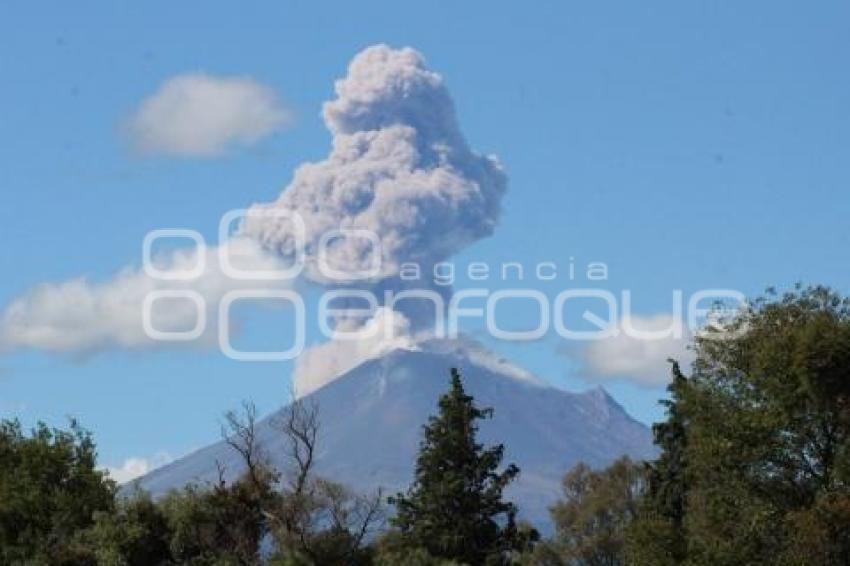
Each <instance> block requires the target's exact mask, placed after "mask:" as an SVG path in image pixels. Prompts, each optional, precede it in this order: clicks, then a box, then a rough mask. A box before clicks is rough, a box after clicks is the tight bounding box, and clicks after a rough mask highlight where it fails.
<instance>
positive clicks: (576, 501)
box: [538, 457, 646, 566]
mask: <svg viewBox="0 0 850 566" xmlns="http://www.w3.org/2000/svg"><path fill="white" fill-rule="evenodd" d="M645 483H646V482H645V471H644V467H643V466H642V465H641V464H638V463H635V462H632V461H631V460H630V459H629V458H627V457H623V458H621V459H619V460H617V461H616V462H614V463H613V464H612V465H611V466H610V467H608V468H606V469H604V470H600V471H594V470H591V469H590V468H589V467H588V466H587V465H585V464H583V463H579V464H577V465H576V466H575V467H574V468H573V469H572V470H570V471H569V472H568V473H567V475H566V476H564V479H563V492H564V499H563V500H561V501H559V502H558V503H556V504H555V505H554V506H553V507H552V509H551V513H552V519H553V521H554V523H555V528H556V531H557V535H556V538H555V540H554V541H553V543H551V548H550V551H551V552H552V554H554V555H557V556H558V557H559V558H560V559H561V560H562V561H563V563H564V564H580V565H587V566H596V565H600V566H601V565H610V566H616V565H619V564H624V563H625V562H624V556H625V552H624V548H625V538H626V529H627V528H628V527H629V525H630V523H631V521H632V519H633V518H634V517H635V515H636V513H637V511H638V506H639V504H640V498H641V497H642V495H643V491H644V489H645ZM538 560H540V558H538ZM555 563H556V562H555Z"/></svg>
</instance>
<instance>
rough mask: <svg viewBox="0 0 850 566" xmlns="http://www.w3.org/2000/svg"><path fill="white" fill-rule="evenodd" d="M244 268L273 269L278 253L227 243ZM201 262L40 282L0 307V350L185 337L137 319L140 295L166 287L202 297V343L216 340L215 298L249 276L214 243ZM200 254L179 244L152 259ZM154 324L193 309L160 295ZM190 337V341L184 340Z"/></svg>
mask: <svg viewBox="0 0 850 566" xmlns="http://www.w3.org/2000/svg"><path fill="white" fill-rule="evenodd" d="M224 246H225V249H226V250H227V253H229V254H231V257H233V258H234V259H235V262H236V263H238V264H239V265H240V267H241V268H243V269H247V268H249V267H250V268H251V269H274V268H276V267H279V261H278V260H277V259H276V258H275V257H273V256H270V255H268V254H266V253H264V252H262V251H261V250H260V249H259V248H258V247H257V245H256V244H254V243H253V242H251V241H250V240H246V239H244V238H236V239H233V240H229V241H228V242H225V244H224ZM205 255H206V261H205V263H206V269H205V270H204V272H203V273H202V274H201V275H200V276H199V277H198V278H197V279H194V280H191V281H170V280H161V279H153V278H151V277H149V276H148V275H147V274H146V273H145V272H144V271H143V270H141V269H138V268H127V269H125V270H124V271H122V272H121V273H119V274H118V275H117V276H116V277H114V278H112V279H111V280H108V281H106V282H103V283H92V282H90V281H87V280H86V279H83V278H80V279H74V280H71V281H66V282H63V283H56V284H43V285H40V286H38V287H36V288H35V289H33V290H31V291H30V292H29V293H27V294H26V295H24V296H22V297H19V298H18V299H16V300H14V301H13V302H12V303H11V304H9V305H8V306H7V307H6V309H5V310H4V311H3V312H2V313H0V351H12V350H21V349H39V350H45V351H49V352H57V353H76V354H89V353H94V352H98V351H101V350H104V349H108V348H124V349H139V348H150V347H156V346H174V345H177V344H186V342H171V341H167V342H163V341H157V340H152V339H151V338H150V337H149V336H148V335H147V334H146V332H145V329H144V326H143V324H142V322H143V320H142V312H143V306H144V301H145V296H146V295H147V294H148V293H150V292H151V291H157V290H163V289H168V290H172V289H178V290H179V289H188V290H192V291H195V292H197V293H198V294H200V296H201V297H202V298H203V299H204V301H205V303H206V309H205V313H206V318H207V330H206V332H204V333H203V334H202V336H201V338H200V341H201V343H202V344H211V343H215V340H216V333H215V332H214V330H215V328H216V326H215V322H216V317H217V309H218V303H219V301H220V299H221V297H222V296H224V294H225V293H227V292H228V291H230V290H233V289H237V288H241V287H244V286H251V283H252V282H251V281H238V280H234V279H231V278H229V277H228V276H227V275H226V274H225V273H223V272H222V270H221V269H220V267H219V265H218V248H207V250H206V252H205ZM197 260H198V254H197V250H196V249H195V248H193V249H192V250H186V249H177V250H175V251H172V252H170V253H167V254H164V255H163V256H161V257H158V258H155V263H156V264H157V267H158V268H159V269H160V270H161V271H165V272H171V273H176V272H186V271H189V270H191V269H192V267H193V266H194V265H195V264H196V262H197ZM151 313H152V314H151V323H152V324H151V325H152V326H153V328H155V329H157V330H161V331H171V332H176V331H184V330H188V329H191V328H192V327H193V326H194V325H195V322H196V319H197V316H198V313H197V308H196V306H195V305H194V303H192V302H190V301H188V300H186V299H170V300H163V302H162V303H161V304H159V305H157V303H154V304H153V307H152V309H151ZM189 344H192V343H191V342H189Z"/></svg>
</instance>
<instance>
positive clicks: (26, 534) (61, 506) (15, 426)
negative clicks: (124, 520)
mask: <svg viewBox="0 0 850 566" xmlns="http://www.w3.org/2000/svg"><path fill="white" fill-rule="evenodd" d="M114 492H115V484H114V483H113V482H112V481H111V480H109V479H108V478H107V477H106V475H105V473H104V472H102V471H100V470H98V469H97V467H96V451H95V444H94V441H93V440H92V438H91V435H90V434H89V433H88V432H87V431H85V430H84V429H82V428H81V427H80V426H79V425H78V424H77V423H76V422H75V421H71V425H70V427H69V429H68V430H61V429H57V428H53V429H51V428H48V427H47V425H45V424H43V423H39V424H38V425H37V426H36V427H35V428H34V429H33V430H32V432H31V433H30V434H29V435H26V434H24V432H23V430H22V427H21V424H20V422H18V421H16V420H14V421H6V420H4V421H2V422H0V563H2V564H16V563H27V564H47V563H50V564H71V563H80V560H79V559H78V556H77V553H78V550H79V549H78V548H77V540H76V537H77V535H78V533H79V532H80V531H81V530H83V529H85V528H88V527H89V526H90V525H92V523H93V521H94V516H95V513H96V512H104V511H111V509H112V505H113V497H114Z"/></svg>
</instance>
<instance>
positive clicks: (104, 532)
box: [81, 492, 172, 566]
mask: <svg viewBox="0 0 850 566" xmlns="http://www.w3.org/2000/svg"><path fill="white" fill-rule="evenodd" d="M171 536H172V533H171V528H170V526H169V524H168V518H167V517H166V515H165V513H164V512H163V509H162V508H161V506H159V505H157V504H155V503H154V502H153V501H151V499H150V498H149V497H148V496H147V495H146V494H144V493H141V492H137V493H135V494H134V495H133V497H131V498H129V499H119V500H118V501H117V503H116V508H115V512H114V513H110V512H106V511H101V512H98V513H97V514H96V515H95V523H94V525H93V526H92V527H90V528H89V529H88V530H87V531H86V532H84V533H83V534H82V536H81V539H82V541H83V542H84V546H85V548H87V549H88V552H89V553H90V555H91V556H92V557H93V558H94V559H95V560H96V562H97V563H98V564H109V565H112V566H147V565H150V566H155V565H160V564H170V563H172V554H171V549H170V546H169V543H170V539H171Z"/></svg>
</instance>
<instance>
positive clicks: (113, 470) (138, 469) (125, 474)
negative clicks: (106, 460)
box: [103, 452, 173, 484]
mask: <svg viewBox="0 0 850 566" xmlns="http://www.w3.org/2000/svg"><path fill="white" fill-rule="evenodd" d="M172 460H173V458H172V457H171V456H170V455H169V454H168V453H166V452H160V453H158V454H156V455H155V456H154V457H152V458H127V459H126V460H124V462H123V463H121V465H119V466H107V467H105V468H103V469H104V470H105V471H106V472H108V473H109V477H110V478H112V479H113V480H115V481H116V482H117V483H119V484H124V483H127V482H129V481H131V480H134V479H136V478H138V477H141V476H143V475H145V474H147V473H148V472H150V471H152V470H154V469H156V468H158V467H160V466H164V465H165V464H167V463H169V462H171V461H172Z"/></svg>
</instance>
